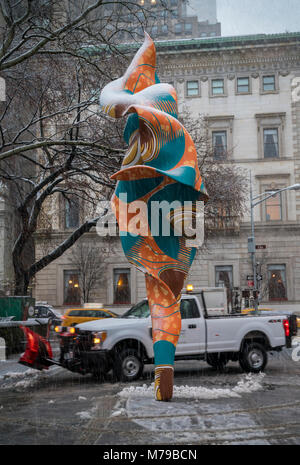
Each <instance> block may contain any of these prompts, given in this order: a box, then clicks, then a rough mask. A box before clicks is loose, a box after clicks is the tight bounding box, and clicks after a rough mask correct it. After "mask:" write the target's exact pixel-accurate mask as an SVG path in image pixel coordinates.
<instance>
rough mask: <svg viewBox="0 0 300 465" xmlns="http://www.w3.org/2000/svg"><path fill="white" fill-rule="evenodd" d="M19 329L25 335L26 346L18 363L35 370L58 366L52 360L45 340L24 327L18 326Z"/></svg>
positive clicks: (50, 350) (50, 351) (49, 348)
mask: <svg viewBox="0 0 300 465" xmlns="http://www.w3.org/2000/svg"><path fill="white" fill-rule="evenodd" d="M20 328H21V329H22V330H23V331H24V333H25V336H26V339H27V344H26V349H25V352H24V353H23V354H22V355H21V358H20V360H19V363H21V364H22V365H26V366H28V367H30V368H35V369H36V370H43V369H45V370H48V368H49V366H51V365H60V363H58V362H56V361H55V360H53V359H52V356H53V354H52V349H51V345H50V343H49V342H48V341H47V340H46V339H44V338H43V337H42V336H40V335H39V334H37V333H35V332H34V331H32V330H31V329H29V328H27V327H26V326H20Z"/></svg>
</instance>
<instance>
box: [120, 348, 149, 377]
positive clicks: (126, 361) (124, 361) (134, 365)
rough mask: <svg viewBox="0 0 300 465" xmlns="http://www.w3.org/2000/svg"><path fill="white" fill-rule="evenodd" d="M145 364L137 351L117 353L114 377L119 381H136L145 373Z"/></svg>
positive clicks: (129, 350) (126, 350) (130, 350)
mask: <svg viewBox="0 0 300 465" xmlns="http://www.w3.org/2000/svg"><path fill="white" fill-rule="evenodd" d="M143 369H144V364H143V362H142V360H141V358H140V355H139V353H138V352H137V351H136V350H135V349H124V350H123V351H122V352H121V353H116V356H115V364H114V368H113V371H114V376H115V378H116V379H117V380H118V381H126V382H127V381H135V380H137V379H139V378H140V376H141V374H142V373H143Z"/></svg>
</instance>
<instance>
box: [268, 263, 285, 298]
mask: <svg viewBox="0 0 300 465" xmlns="http://www.w3.org/2000/svg"><path fill="white" fill-rule="evenodd" d="M268 288H269V300H287V289H286V266H285V265H269V266H268Z"/></svg>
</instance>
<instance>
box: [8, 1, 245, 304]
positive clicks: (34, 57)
mask: <svg viewBox="0 0 300 465" xmlns="http://www.w3.org/2000/svg"><path fill="white" fill-rule="evenodd" d="M161 2H162V4H163V0H161ZM139 13H142V15H140V14H139ZM128 14H130V15H133V16H134V17H135V18H136V21H138V22H140V24H143V25H145V24H147V21H148V22H149V21H151V15H149V14H148V11H147V9H146V8H144V7H143V6H141V4H140V3H137V2H136V1H133V0H132V1H118V0H115V1H108V0H98V1H96V0H90V1H87V0H76V1H75V0H66V1H65V2H61V1H58V0H52V1H46V0H19V1H15V0H0V15H2V19H3V21H2V23H1V21H0V36H1V39H2V43H1V48H0V71H1V75H2V77H3V78H4V79H5V80H6V89H7V98H6V102H1V103H0V110H1V113H0V178H1V180H2V182H4V183H5V184H6V186H7V192H6V200H7V202H8V203H10V205H11V209H12V211H14V215H15V218H16V237H15V240H14V245H13V250H12V262H13V268H14V274H15V290H14V292H15V294H16V295H26V294H27V290H28V286H29V284H30V282H31V280H32V278H33V277H34V276H35V274H36V273H37V272H39V271H40V270H42V269H43V268H44V267H46V266H47V265H48V264H49V263H51V262H52V261H53V260H55V259H57V258H58V257H60V256H61V255H62V254H63V253H64V252H65V251H66V250H68V249H69V248H70V247H72V245H73V244H75V242H76V241H77V240H78V239H79V238H80V237H81V236H82V235H83V234H85V233H86V232H88V231H90V230H91V229H92V228H93V227H94V226H95V225H96V223H97V221H98V219H99V215H98V213H97V204H98V202H99V200H101V199H103V198H109V197H110V194H111V192H112V191H113V189H114V186H115V184H114V183H113V182H111V181H110V175H111V174H112V173H113V172H115V171H117V170H118V169H119V167H120V163H121V159H122V151H123V149H124V145H123V144H124V143H123V141H121V131H122V124H123V122H121V123H120V125H115V124H114V125H111V124H110V123H109V121H108V120H107V118H106V117H105V116H104V115H102V114H101V113H100V112H99V109H98V94H99V91H100V89H101V88H102V87H103V86H104V85H105V84H106V83H107V82H108V81H111V80H112V79H113V78H114V77H117V76H119V75H120V67H121V68H123V69H125V68H126V65H127V64H128V61H129V60H130V57H129V56H128V55H127V56H125V55H122V54H121V53H120V50H119V48H118V47H117V45H118V40H119V38H118V34H119V32H122V31H124V30H126V29H128V28H129V26H128V22H126V20H125V19H126V15H128ZM152 19H153V18H152ZM0 20H1V18H0ZM1 24H2V26H1ZM129 32H130V33H132V35H133V36H134V31H133V30H129ZM186 127H187V129H188V130H191V132H192V130H193V127H194V128H195V130H196V134H197V125H196V124H195V122H193V121H190V122H189V124H187V123H186ZM197 143H199V149H201V150H202V151H203V147H202V145H203V144H202V143H201V140H200V141H198V142H197ZM201 150H200V152H199V153H200V154H201V153H202V152H201ZM201 168H202V174H203V175H204V177H205V179H206V184H207V188H208V191H209V194H210V196H211V201H210V202H211V208H212V210H213V209H214V208H215V206H216V205H219V203H220V204H221V205H222V206H224V208H225V207H226V208H229V207H230V208H231V207H232V208H231V210H230V211H231V213H232V212H234V211H235V212H240V210H241V196H239V195H237V194H238V193H239V189H240V188H241V190H242V183H241V182H240V178H239V177H233V176H232V174H233V171H232V167H230V166H229V165H228V166H227V165H226V166H225V167H223V166H221V165H218V164H216V163H215V161H214V160H213V157H211V162H209V156H205V166H203V167H201ZM216 179H218V182H219V187H216V186H217V185H218V183H217V182H216ZM209 180H211V181H209ZM220 183H221V184H220ZM74 202H77V204H79V205H80V206H81V210H82V211H84V212H85V214H82V215H81V218H80V222H79V226H78V227H76V228H75V229H73V230H70V231H66V234H65V238H64V240H62V242H61V241H59V242H58V243H56V242H55V241H53V240H51V241H50V237H51V232H52V230H51V228H52V222H53V221H54V220H56V222H57V223H58V224H60V225H61V222H62V219H61V217H60V209H57V207H55V208H54V206H53V205H58V204H59V203H61V204H64V203H66V204H67V205H71V204H72V203H74ZM218 208H219V206H218ZM207 211H208V212H209V208H208V209H207ZM218 211H220V209H219V210H218ZM38 230H40V231H41V232H42V233H43V234H44V246H45V247H44V253H43V254H42V255H41V256H39V257H36V256H35V247H34V237H35V235H36V233H37V231H38ZM40 237H41V236H40ZM46 249H47V250H46Z"/></svg>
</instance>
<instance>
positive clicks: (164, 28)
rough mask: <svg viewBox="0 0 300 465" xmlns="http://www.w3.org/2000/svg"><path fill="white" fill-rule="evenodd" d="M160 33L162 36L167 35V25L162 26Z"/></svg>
mask: <svg viewBox="0 0 300 465" xmlns="http://www.w3.org/2000/svg"><path fill="white" fill-rule="evenodd" d="M161 32H162V33H163V34H164V35H167V34H168V25H167V24H163V25H162V27H161Z"/></svg>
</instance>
